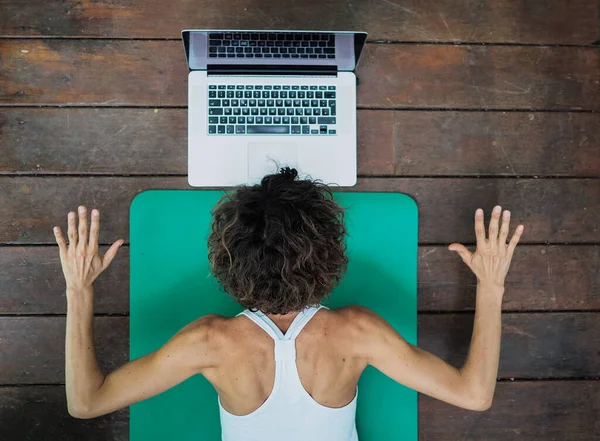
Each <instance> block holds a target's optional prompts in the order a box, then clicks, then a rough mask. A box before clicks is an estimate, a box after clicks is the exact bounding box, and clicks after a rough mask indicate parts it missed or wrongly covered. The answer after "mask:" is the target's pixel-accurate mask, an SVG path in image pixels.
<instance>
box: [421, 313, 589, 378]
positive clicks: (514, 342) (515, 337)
mask: <svg viewBox="0 0 600 441" xmlns="http://www.w3.org/2000/svg"><path fill="white" fill-rule="evenodd" d="M599 316H600V314H599V313H596V312H589V313H588V312H577V313H553V314H549V313H528V314H514V313H505V314H503V315H502V346H501V350H500V365H499V368H498V377H499V378H525V379H529V378H538V379H539V378H573V377H575V378H581V377H598V376H600V352H598V351H597V350H595V349H591V348H584V347H583V346H586V345H587V344H586V343H583V341H585V340H587V339H590V341H593V340H594V338H595V336H596V335H597V334H598V317H599ZM418 330H419V337H418V338H419V340H418V342H419V346H420V347H422V348H423V349H425V350H427V351H430V352H432V353H434V354H436V355H437V356H438V357H441V358H443V359H444V360H446V361H448V363H450V364H452V365H454V366H456V367H459V366H462V364H463V362H464V360H465V359H466V357H467V352H468V349H469V343H470V341H471V334H472V331H473V315H471V314H419V316H418ZM594 348H596V346H594Z"/></svg>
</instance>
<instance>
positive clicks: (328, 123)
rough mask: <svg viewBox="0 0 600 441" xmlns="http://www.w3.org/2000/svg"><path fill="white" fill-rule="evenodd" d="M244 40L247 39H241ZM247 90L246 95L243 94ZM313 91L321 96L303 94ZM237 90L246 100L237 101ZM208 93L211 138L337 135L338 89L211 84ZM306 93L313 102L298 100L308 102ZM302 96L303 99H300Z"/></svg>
mask: <svg viewBox="0 0 600 441" xmlns="http://www.w3.org/2000/svg"><path fill="white" fill-rule="evenodd" d="M227 35H229V34H224V37H223V39H224V41H229V39H227V38H226V36H227ZM257 35H258V34H257ZM251 36H252V35H250V37H251ZM241 38H243V35H240V36H239V39H241ZM231 41H238V40H235V35H231ZM241 41H243V40H241ZM250 41H256V40H250ZM257 41H261V40H257ZM267 41H272V40H267ZM276 41H277V42H279V41H280V40H276ZM302 41H304V40H302ZM311 41H312V40H311ZM223 89H225V90H226V91H227V93H226V92H225V90H223ZM244 89H245V92H241V90H244ZM309 89H310V90H311V91H317V92H311V91H308V92H303V91H305V90H309ZM215 90H217V91H220V90H222V91H223V92H222V94H223V95H221V92H219V93H218V94H217V96H218V98H216V97H215V96H214V95H212V94H211V92H213V93H214V91H215ZM234 90H238V91H239V92H237V93H238V94H239V95H237V98H241V96H242V94H244V95H243V96H244V98H241V99H237V98H236V99H233V96H234ZM208 91H209V98H210V99H208V112H207V114H208V115H207V118H208V134H209V135H216V136H219V135H229V136H232V135H233V136H235V135H310V136H314V135H318V136H322V135H335V134H336V133H337V129H336V124H337V117H336V102H337V100H336V86H323V85H322V86H300V85H288V84H286V85H273V86H271V85H237V86H236V85H213V84H211V85H209V86H208ZM297 91H298V92H297ZM322 91H326V92H322ZM305 93H306V94H308V95H307V98H312V99H298V98H304V94H305ZM298 94H302V95H299V96H298V97H297V95H298ZM226 96H227V98H225V97H226ZM315 98H317V99H315ZM221 115H227V116H221ZM250 115H251V116H250ZM267 115H268V116H267Z"/></svg>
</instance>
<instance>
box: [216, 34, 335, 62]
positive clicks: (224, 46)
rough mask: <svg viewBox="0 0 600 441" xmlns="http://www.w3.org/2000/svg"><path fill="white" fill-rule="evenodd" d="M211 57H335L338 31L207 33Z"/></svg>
mask: <svg viewBox="0 0 600 441" xmlns="http://www.w3.org/2000/svg"><path fill="white" fill-rule="evenodd" d="M208 57H209V58H271V59H272V58H308V59H310V58H316V59H319V58H321V59H323V58H335V34H329V33H301V32H296V33H282V32H271V33H261V32H233V33H216V32H213V33H210V34H209V35H208Z"/></svg>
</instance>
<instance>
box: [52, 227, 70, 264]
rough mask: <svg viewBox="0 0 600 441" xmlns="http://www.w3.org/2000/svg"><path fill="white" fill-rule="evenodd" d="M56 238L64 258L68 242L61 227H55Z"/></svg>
mask: <svg viewBox="0 0 600 441" xmlns="http://www.w3.org/2000/svg"><path fill="white" fill-rule="evenodd" d="M54 238H55V239H56V243H57V244H58V249H59V250H60V254H61V257H62V256H64V255H65V254H66V253H67V241H66V240H65V237H64V236H63V234H62V231H60V227H54Z"/></svg>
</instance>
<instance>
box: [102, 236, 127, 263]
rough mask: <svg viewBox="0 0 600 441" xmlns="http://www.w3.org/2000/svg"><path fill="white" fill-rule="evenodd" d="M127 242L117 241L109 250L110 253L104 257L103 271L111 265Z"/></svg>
mask: <svg viewBox="0 0 600 441" xmlns="http://www.w3.org/2000/svg"><path fill="white" fill-rule="evenodd" d="M124 242H125V241H124V240H123V239H119V240H117V241H116V242H115V243H113V244H112V246H111V247H110V248H109V249H108V251H107V252H106V253H105V254H104V256H102V271H104V270H105V269H106V268H108V266H109V265H110V264H111V262H112V261H113V259H114V258H115V256H116V255H117V251H119V248H121V245H123V243H124Z"/></svg>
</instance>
